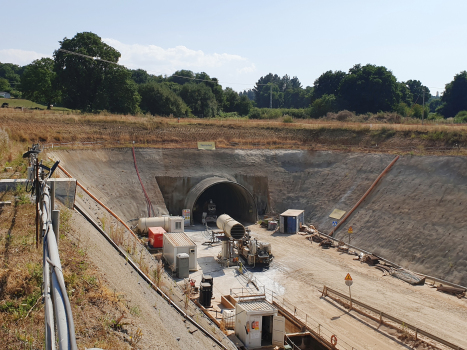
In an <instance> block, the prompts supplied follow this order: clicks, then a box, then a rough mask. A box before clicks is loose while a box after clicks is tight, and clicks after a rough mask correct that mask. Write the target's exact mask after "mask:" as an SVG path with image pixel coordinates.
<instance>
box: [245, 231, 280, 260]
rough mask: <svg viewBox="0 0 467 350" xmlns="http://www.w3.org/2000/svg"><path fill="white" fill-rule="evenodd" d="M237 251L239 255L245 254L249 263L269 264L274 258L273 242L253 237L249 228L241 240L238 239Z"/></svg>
mask: <svg viewBox="0 0 467 350" xmlns="http://www.w3.org/2000/svg"><path fill="white" fill-rule="evenodd" d="M237 251H238V254H239V255H241V256H243V258H244V259H245V260H246V262H247V264H248V265H256V264H265V265H269V263H270V262H271V261H272V259H273V255H272V253H271V243H267V242H261V241H258V240H257V239H256V238H252V237H251V235H250V231H249V230H247V232H246V234H245V236H243V238H242V239H241V240H238V241H237Z"/></svg>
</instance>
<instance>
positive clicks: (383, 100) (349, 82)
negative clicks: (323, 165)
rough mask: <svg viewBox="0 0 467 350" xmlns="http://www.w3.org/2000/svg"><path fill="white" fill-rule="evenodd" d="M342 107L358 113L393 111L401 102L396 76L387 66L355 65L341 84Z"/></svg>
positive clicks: (340, 100) (340, 101) (340, 97)
mask: <svg viewBox="0 0 467 350" xmlns="http://www.w3.org/2000/svg"><path fill="white" fill-rule="evenodd" d="M338 98H339V103H340V105H341V106H340V109H347V110H350V111H354V112H356V113H367V112H371V113H376V112H379V111H391V110H392V109H393V107H394V106H395V105H396V104H397V103H399V102H400V99H401V93H400V90H399V87H398V83H397V80H396V77H395V76H394V75H393V74H392V72H391V71H389V70H388V69H387V68H386V67H383V66H375V65H371V64H367V65H365V66H361V65H360V64H357V65H355V66H354V67H353V68H351V69H350V70H349V74H347V75H346V76H345V78H344V79H342V82H341V83H340V86H339V94H338Z"/></svg>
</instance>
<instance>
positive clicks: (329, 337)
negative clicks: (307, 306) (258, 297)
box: [266, 289, 357, 350]
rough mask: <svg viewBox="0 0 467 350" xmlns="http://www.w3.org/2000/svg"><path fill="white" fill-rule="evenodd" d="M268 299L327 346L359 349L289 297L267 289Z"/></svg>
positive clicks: (350, 349)
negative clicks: (300, 307) (292, 301)
mask: <svg viewBox="0 0 467 350" xmlns="http://www.w3.org/2000/svg"><path fill="white" fill-rule="evenodd" d="M266 299H267V300H268V301H270V302H271V304H273V305H274V306H276V307H277V308H278V309H279V310H281V311H282V312H285V313H286V314H287V315H288V316H289V317H290V318H292V319H294V320H296V321H298V322H299V323H301V324H302V325H303V326H304V327H305V328H306V329H307V330H308V331H309V332H310V334H311V335H312V336H313V337H314V338H315V339H317V340H318V341H320V342H322V343H323V344H325V345H326V346H328V347H330V346H333V347H332V348H334V349H344V350H357V348H356V347H354V346H352V345H350V344H349V343H347V342H346V341H345V340H343V339H342V338H341V337H340V336H339V335H337V334H336V333H334V332H333V331H332V330H330V329H328V328H327V327H325V326H324V325H323V324H321V323H320V322H318V321H317V320H315V319H313V318H312V317H311V316H310V315H308V314H307V313H306V312H305V311H303V310H301V309H299V308H298V307H296V306H295V305H294V304H292V303H291V302H289V301H288V300H287V299H285V298H283V297H278V296H276V295H274V292H272V291H270V290H268V289H266ZM333 339H335V341H336V342H335V343H333Z"/></svg>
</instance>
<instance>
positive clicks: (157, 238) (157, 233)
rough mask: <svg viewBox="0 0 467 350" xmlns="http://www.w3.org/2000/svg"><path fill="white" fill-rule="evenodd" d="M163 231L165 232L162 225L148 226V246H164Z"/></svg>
mask: <svg viewBox="0 0 467 350" xmlns="http://www.w3.org/2000/svg"><path fill="white" fill-rule="evenodd" d="M164 233H166V232H165V230H164V229H163V228H162V227H149V228H148V238H149V246H150V247H152V248H162V247H163V246H164V243H163V242H164V241H163V239H164Z"/></svg>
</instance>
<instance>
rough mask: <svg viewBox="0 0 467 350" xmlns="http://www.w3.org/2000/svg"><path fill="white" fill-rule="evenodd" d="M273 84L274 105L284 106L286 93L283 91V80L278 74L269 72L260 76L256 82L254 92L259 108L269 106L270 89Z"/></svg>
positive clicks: (275, 106)
mask: <svg viewBox="0 0 467 350" xmlns="http://www.w3.org/2000/svg"><path fill="white" fill-rule="evenodd" d="M271 86H272V107H273V108H280V107H282V104H283V101H284V94H283V92H282V90H281V89H282V86H283V82H282V79H281V78H280V77H279V76H278V75H277V74H272V73H269V74H268V75H266V76H264V77H261V78H259V80H258V81H257V82H256V85H255V87H254V88H253V92H254V94H255V102H256V106H258V108H268V107H269V101H270V91H271Z"/></svg>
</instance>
